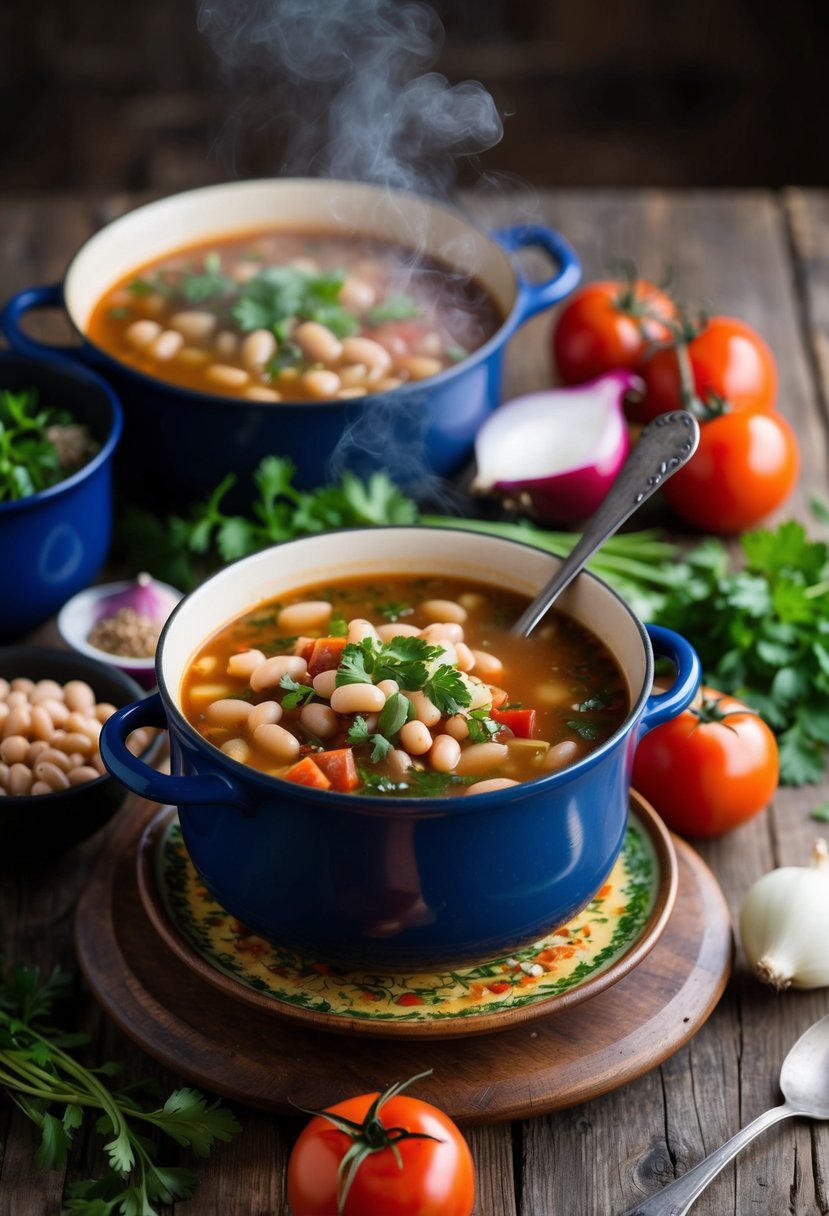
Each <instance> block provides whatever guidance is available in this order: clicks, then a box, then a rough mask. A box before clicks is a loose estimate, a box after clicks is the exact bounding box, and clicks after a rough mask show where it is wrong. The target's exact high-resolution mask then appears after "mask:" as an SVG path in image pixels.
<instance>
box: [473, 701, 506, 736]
mask: <svg viewBox="0 0 829 1216" xmlns="http://www.w3.org/2000/svg"><path fill="white" fill-rule="evenodd" d="M466 724H467V726H468V727H469V738H470V739H471V741H472V742H473V743H486V742H487V740H488V739H491V738H492V736H493V735H497V734H498V731H499V730H501V725H500V723H498V722H494V721H493V720H492V718H490V716H489V710H488V709H487V707H486V706H485V705H484V706H482V707H481V708H480V709H473V710H472V712H471V713H470V714H468V715H467V718H466Z"/></svg>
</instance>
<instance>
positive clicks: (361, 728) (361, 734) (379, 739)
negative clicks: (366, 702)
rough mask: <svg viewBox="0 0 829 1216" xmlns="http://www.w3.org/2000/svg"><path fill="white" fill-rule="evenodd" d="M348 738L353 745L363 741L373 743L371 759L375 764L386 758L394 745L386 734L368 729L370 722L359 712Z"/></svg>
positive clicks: (358, 744)
mask: <svg viewBox="0 0 829 1216" xmlns="http://www.w3.org/2000/svg"><path fill="white" fill-rule="evenodd" d="M346 738H347V740H348V742H349V743H350V744H351V745H352V746H353V747H359V746H360V744H362V743H370V744H371V745H372V752H371V759H372V760H373V761H374V763H375V764H376V763H377V761H378V760H385V758H386V756H387V755H388V754H389V752H390V751H391V747H392V745H391V743H390V742H389V740H388V739H387V738H386V737H385V736H384V735H381V734H380V733H379V732H377V733H375V732H373V731H370V730H369V729H368V723H367V722H366V720H365V718H364V717H363V716H362V714H358V716H357V717H356V718H355V719H354V721H353V722H352V724H351V726H350V727H349V730H348V734H347V735H346Z"/></svg>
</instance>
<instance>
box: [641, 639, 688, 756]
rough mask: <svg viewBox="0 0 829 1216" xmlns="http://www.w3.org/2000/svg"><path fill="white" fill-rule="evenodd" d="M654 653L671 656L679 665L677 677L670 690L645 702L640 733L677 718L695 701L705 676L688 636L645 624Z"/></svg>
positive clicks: (664, 656)
mask: <svg viewBox="0 0 829 1216" xmlns="http://www.w3.org/2000/svg"><path fill="white" fill-rule="evenodd" d="M645 628H646V629H647V631H648V637H649V638H650V640H651V645H652V646H653V653H654V654H655V656H656V657H657V658H658V659H670V660H671V662H672V663H673V665H674V667H675V668H676V678H675V679H674V682H673V684H672V685H671V687H670V688H669V689H668V691H667V692H659V693H653V694H652V695H651V696H650V697H648V699H647V701H646V702H645V710H644V713H643V714H642V718H641V721H640V724H639V733H640V735H643V734H645V733H646V732H647V731H649V730H653V728H654V727H655V726H661V725H662V723H663V722H667V721H668V719H669V718H675V717H676V716H677V714H681V713H682V711H683V710H684V709H687V708H688V706H689V705H690V704H691V702H692V701H693V699H694V697H695V696H696V695H697V690H698V689H699V686H700V681H701V679H702V665H701V663H700V661H699V656H698V655H697V652H696V651H695V650H694V648H693V646H691V645H690V643H688V642H686V641H685V638H683V637H680V635H679V634H678V633H674V631H673V629H665V627H664V626H663V625H646V626H645Z"/></svg>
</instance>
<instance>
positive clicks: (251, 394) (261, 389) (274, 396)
mask: <svg viewBox="0 0 829 1216" xmlns="http://www.w3.org/2000/svg"><path fill="white" fill-rule="evenodd" d="M245 396H246V397H247V399H248V401H268V402H271V401H281V400H282V394H281V393H278V392H277V391H276V389H275V388H268V387H267V385H265V384H251V385H250V386H249V387H248V388H246V389H245Z"/></svg>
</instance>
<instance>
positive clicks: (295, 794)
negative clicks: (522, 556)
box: [156, 524, 654, 819]
mask: <svg viewBox="0 0 829 1216" xmlns="http://www.w3.org/2000/svg"><path fill="white" fill-rule="evenodd" d="M415 529H417V531H418V532H421V533H422V532H431V533H434V534H435V535H441V536H445V535H447V534H448V535H449V536H453V535H454V536H456V537H458V538H459V539H461V538H463V539H467V540H468V538H469V536H470V533H469V531H468V530H465V529H463V528H434V527H428V526H425V525H420V524H386V525H379V526H376V527H370V528H332V529H330V530H329V531H327V532H325V533H318V534H314V535H320V536H321V535H326V536H334V535H338V534H339V535H342V536H344V537H347V536H348V535H353V534H355V533H356V534H360V535H362V534H364V533H367V532H371V533H375V532H376V533H377V534H378V535H382V534H383V533H387V532H390V531H401V532H411V531H413V530H415ZM481 535H484V536H485V535H486V534H481ZM313 539H314V536H306V537H297V538H296V539H295V540H289V541H283V542H282V543H281V544H278V545H273V546H270V548H269V549H266V550H259V552H258V553H254V554H248V555H247V556H246V557H241V558H238V559H237V560H236V561H234V562H229V563H228V564H227V565H226V566H223V567H222V569H221V570H217V571H216V572H215V573H214V574H212V575H210V576H209V577H208V578H207V579H205V581H204V582H203V583H200V584H199V586H198V587H196V588H195V589H194V590H193V591H191V592H189V593H188V594H187V595H185V596H184V598H183V599H181V600H179V602H178V604H176V606H175V608H174V609H173V611H172V612H171V613H170V615H169V617H168V618H167V620H166V622H165V624H164V627H163V629H162V631H161V635H160V637H159V639H158V645H157V647H156V680H157V684H158V691H159V694H160V696H161V701H162V705H163V707H164V712H165V714H166V715H167V717H168V720H169V718H170V717H171V716H172V718H173V719H174V721H175V723H176V728H177V730H178V731H179V732H181V733H182V734H183V735H184V736H185V737H186V738H187V739H188V740H189V741H190V742H191V743H192V744H194V745H195V746H197V747H199V748H200V749H203V748H210V749H212V751H215V753H216V756H217V757H218V758H219V763H220V764H226V765H228V766H229V767H230V769H231V771H232V772H233V773H234V774H236V773H238V774H239V775H240V776H241V777H242V778H243V779H244V780H246V781H252V782H253V784H254V785H257V786H259V787H261V789H262V791H263V792H264V793H272V794H278V793H279V791H280V790H282V789H285V788H286V787H287V789H288V791H289V792H290V796H291V798H292V799H298V800H299V801H301V802H306V803H308V804H309V805H310V804H311V803H313V804H314V805H315V806H316V807H318V808H322V807H326V808H328V807H329V806H330V809H331V811H337V812H340V811H343V810H350V811H352V812H355V813H362V814H367V813H368V814H380V815H382V814H383V813H384V812H385V810H386V808H388V809H392V810H394V812H395V814H396V815H401V816H402V817H403V818H410V819H420V818H423V817H424V816H427V817H428V816H439V815H444V814H446V813H452V814H459V813H461V812H462V811H464V812H469V813H471V812H474V810H475V808H476V806H480V807H481V808H482V809H485V808H490V809H491V808H493V807H495V806H497V805H499V804H503V803H510V804H512V803H514V802H520V801H522V800H523V799H525V798H533V797H537V796H538V795H539V792H540V791H542V790H544V789H549V790H550V792H551V793H552V792H553V791H554V790H556V789H559V788H561V787H564V786H566V785H568V784H569V783H570V782H571V781H573V780H576V779H578V778H580V777H581V776H582V774H583V773H586V772H587V771H588V770H589V769H591V768H593V767H595V766H596V765H597V764H599V763H600V762H601V761H602V759H603V758H604V757H605V756H606V755H607V753H608V752H610V751H612V750H614V749H615V748H616V747H617V746H618V745H619V744H620V742H621V741H622V739H623V738H624V737H625V735H627V734H628V733H629V732H630V731H631V730H633V729H634V728H635V726H636V724H637V722H638V721H639V719H640V718H641V716H642V713H643V712H644V709H645V704H646V702H647V700H648V697H649V696H650V695H651V686H652V683H653V674H654V657H653V649H652V647H651V642H650V638H649V636H648V633H647V630H646V629H645V626H644V624H643V623H642V621H641V620H640V619H639V617H638V616H637V615H636V613H635V612H634V611H633V609H632V608H631V607H630V605H629V604H628V603H627V602H626V600H624V599H623V597H622V596H621V595H619V593H618V592H617V591H615V590H614V589H613V588H612V587H611V586H610V585H609V584H608V583H606V582H605V581H604V580H603V579H601V578H599V577H598V576H597V575H595V574H593V572H592V571H590V570H583V571H582V572H581V574H580V575H579V577H580V578H582V577H586V578H588V579H590V580H591V581H592V582H594V583H597V584H598V585H599V586H600V587H601V588H603V590H604V591H605V592H607V593H608V594H609V595H610V596H611V597H612V598H613V599H614V600H615V601H616V603H617V604H618V605H619V606H620V608H621V609H623V610H624V612H625V613H626V614H627V616H628V617H629V618H630V620H631V621H632V623H633V625H634V627H635V630H636V632H637V634H638V637H639V641H640V643H641V645H642V650H643V653H644V658H645V672H644V678H643V681H642V687H641V689H640V690H639V693H638V694H637V695H636V697H635V700H633V703H632V704H631V706H630V708H629V709H628V712H627V714H626V716H625V719H624V721H623V722H622V723H621V724H620V725H619V726H618V727H617V729H616V730H615V731H614V732H613V734H612V735H611V736H610V737H609V738H607V739H606V740H605V741H604V742H603V743H601V744H600V745H599V746H598V747H597V748H594V749H593V750H592V751H591V752H588V754H587V755H586V756H583V757H582V758H581V759H580V760H577V761H576V762H575V763H574V764H571V765H568V766H566V767H565V768H563V769H559V770H558V771H557V772H554V773H548V774H546V775H545V776H542V777H534V778H532V779H531V780H529V781H520V782H519V783H518V784H517V785H514V786H509V787H508V788H507V789H501V790H491V791H490V792H488V793H485V794H476V795H475V796H474V797H473V798H467V797H466V795H465V793H463V794H456V795H446V796H443V795H441V796H440V797H439V798H415V797H408V798H406V797H402V796H397V795H393V794H384V795H382V796H372V795H370V794H359V793H355V794H347V793H340V792H337V791H336V790H325V791H324V792H320V791H318V790H313V789H310V788H308V787H306V786H303V785H300V784H297V783H295V782H290V781H285V780H283V779H282V778H281V777H272V776H270V775H269V774H267V773H263V772H261V771H260V770H258V769H255V768H252V767H251V766H250V765H247V764H242V763H241V762H240V761H238V760H233V759H232V758H231V757H230V756H227V755H225V754H224V753H223V752H221V751H220V750H219V749H218V748H215V747H214V745H213V744H211V743H210V742H209V741H208V740H207V739H205V738H204V736H203V735H200V734H199V732H198V731H197V730H196V728H195V727H194V726H192V725H191V723H190V722H189V721H188V720H187V718H185V716H184V714H183V713H182V711H181V709H180V708H179V705H178V699H177V696H175V695H174V694H173V693H171V690H170V687H169V685H168V683H167V680H166V678H165V676H164V672H163V656H164V647H165V644H166V641H167V637H168V634H169V633H170V632H171V630H172V629H174V628H175V622H176V618H177V617H178V616H179V614H180V613H181V612H182V611H184V610H185V609H186V607H187V604H188V602H189V601H190V600H191V598H192V597H194V596H197V595H200V594H201V593H202V592H204V591H205V590H206V589H207V588H209V587H210V584H211V583H212V582H214V580H215V579H217V578H218V577H219V576H221V575H224V574H225V573H226V571H227V570H230V569H233V567H235V566H238V565H239V564H240V563H242V562H247V561H250V560H251V559H252V558H256V557H260V556H261V554H262V553H265V552H271V551H274V552H276V551H279V550H281V549H283V548H284V547H285V546H286V545H301V544H303V543H304V542H306V541H308V540H313ZM486 539H488V540H490V541H492V542H493V543H494V544H495V545H500V544H503V545H507V546H516V547H519V548H521V549H527V550H529V551H531V552H532V553H533V554H535V555H536V556H538V555H539V553H541V554H542V555H544V556H547V557H549V558H551V559H552V560H553V561H559V562H560V561H561V560H562V559H561V558H560V557H558V556H557V555H556V554H552V553H547V554H545V553H544V551H542V550H539V549H538V548H537V547H536V546H534V545H529V544H526V543H525V542H524V541H517V540H513V539H511V538H509V539H508V538H506V537H499V536H489V537H486ZM278 594H279V591H278V589H276V590H275V591H274V596H277V595H278ZM204 640H205V639H201V640H200V642H199V643H197V645H201V644H202V643H203V641H204ZM194 649H195V648H194ZM614 658H616V655H615V654H614ZM616 661H617V662H619V660H618V658H617V660H616ZM620 666H621V664H620ZM626 809H627V808H625V810H626Z"/></svg>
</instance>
